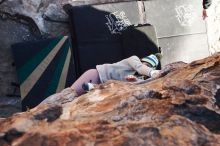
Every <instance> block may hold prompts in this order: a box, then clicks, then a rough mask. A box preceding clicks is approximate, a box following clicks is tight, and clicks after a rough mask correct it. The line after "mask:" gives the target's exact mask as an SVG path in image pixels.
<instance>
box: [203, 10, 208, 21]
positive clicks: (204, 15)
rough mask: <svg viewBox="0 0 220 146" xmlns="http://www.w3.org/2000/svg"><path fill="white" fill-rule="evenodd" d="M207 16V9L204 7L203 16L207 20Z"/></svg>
mask: <svg viewBox="0 0 220 146" xmlns="http://www.w3.org/2000/svg"><path fill="white" fill-rule="evenodd" d="M207 17H208V15H207V11H206V9H203V11H202V18H203V20H205V19H206V18H207Z"/></svg>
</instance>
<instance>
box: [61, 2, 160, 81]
mask: <svg viewBox="0 0 220 146" xmlns="http://www.w3.org/2000/svg"><path fill="white" fill-rule="evenodd" d="M64 8H65V7H64ZM68 14H69V18H70V22H71V30H72V39H73V44H74V46H73V49H74V55H75V56H74V58H75V59H76V60H75V62H76V71H77V76H78V77H79V76H80V75H81V74H82V73H83V72H85V71H86V70H88V69H91V68H95V67H96V65H98V64H103V63H115V62H117V61H120V60H122V59H124V58H127V57H130V56H132V55H137V56H139V57H143V56H145V55H147V54H152V53H156V52H158V48H157V43H156V42H153V41H151V40H150V39H149V36H147V31H140V30H138V28H141V26H138V27H137V28H136V27H134V25H137V24H139V23H140V22H139V20H140V17H141V16H140V14H139V10H138V5H137V1H133V2H122V3H111V4H101V5H89V6H88V5H87V6H75V7H72V8H70V7H69V5H68ZM143 27H148V26H147V25H144V26H143ZM152 29H153V28H152ZM153 32H154V37H155V40H157V38H156V32H155V30H154V29H153ZM131 47H132V48H131Z"/></svg>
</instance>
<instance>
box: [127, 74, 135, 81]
mask: <svg viewBox="0 0 220 146" xmlns="http://www.w3.org/2000/svg"><path fill="white" fill-rule="evenodd" d="M125 79H126V80H127V81H129V82H135V81H137V77H135V76H134V75H128V76H126V77H125Z"/></svg>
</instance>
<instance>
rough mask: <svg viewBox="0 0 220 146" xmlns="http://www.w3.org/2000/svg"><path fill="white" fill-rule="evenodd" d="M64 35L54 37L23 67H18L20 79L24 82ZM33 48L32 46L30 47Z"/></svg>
mask: <svg viewBox="0 0 220 146" xmlns="http://www.w3.org/2000/svg"><path fill="white" fill-rule="evenodd" d="M62 38H63V37H58V38H56V39H53V40H52V41H51V42H50V43H49V44H48V46H47V47H46V48H44V49H42V50H41V51H40V52H39V53H37V54H36V56H35V57H33V58H32V59H31V60H29V61H28V62H27V63H25V64H24V65H23V66H22V67H21V68H19V69H18V79H19V82H20V84H22V83H23V82H24V81H25V80H26V78H27V77H28V76H29V75H30V74H31V73H32V72H33V70H34V69H35V68H36V67H37V66H38V65H39V64H40V63H41V61H42V60H43V59H44V58H45V57H46V56H47V55H48V54H49V53H50V51H51V50H53V48H54V47H55V46H56V45H57V43H59V41H60V40H61V39H62ZM30 49H31V48H30Z"/></svg>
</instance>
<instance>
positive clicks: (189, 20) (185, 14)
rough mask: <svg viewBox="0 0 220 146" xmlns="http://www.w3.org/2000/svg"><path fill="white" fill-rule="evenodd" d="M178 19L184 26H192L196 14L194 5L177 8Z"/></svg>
mask: <svg viewBox="0 0 220 146" xmlns="http://www.w3.org/2000/svg"><path fill="white" fill-rule="evenodd" d="M175 10H176V12H177V15H176V17H177V19H178V21H179V23H180V25H182V26H192V24H193V22H194V20H195V17H196V13H195V11H194V7H193V5H181V6H178V7H176V8H175Z"/></svg>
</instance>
